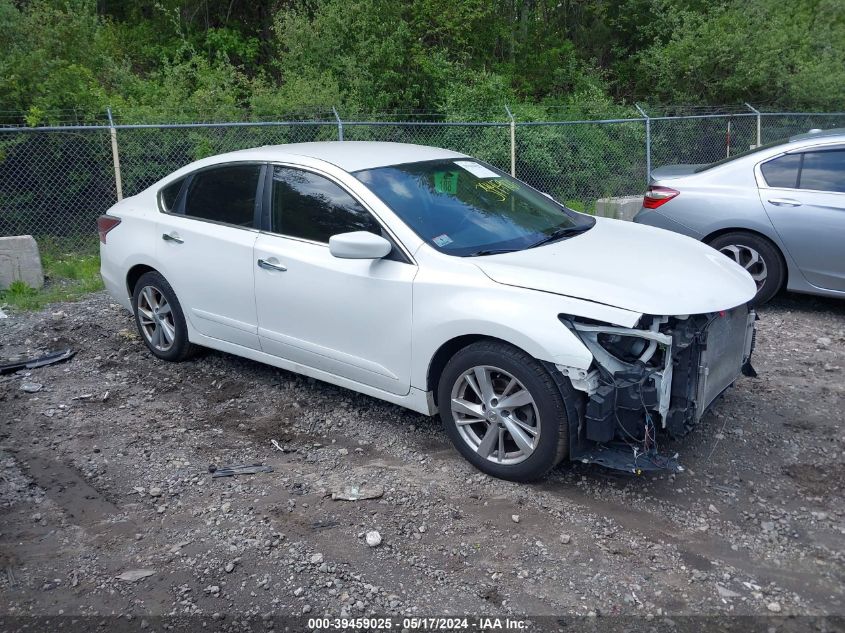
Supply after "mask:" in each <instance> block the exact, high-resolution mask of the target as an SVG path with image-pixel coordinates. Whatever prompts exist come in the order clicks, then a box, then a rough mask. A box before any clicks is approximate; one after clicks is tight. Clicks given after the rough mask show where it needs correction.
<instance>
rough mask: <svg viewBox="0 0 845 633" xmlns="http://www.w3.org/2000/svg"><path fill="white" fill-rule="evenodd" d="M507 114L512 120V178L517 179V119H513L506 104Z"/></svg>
mask: <svg viewBox="0 0 845 633" xmlns="http://www.w3.org/2000/svg"><path fill="white" fill-rule="evenodd" d="M505 112H507V113H508V118H509V119H510V120H511V176H513V177H514V178H516V119H514V118H513V114H512V113H511V109H510V108H509V107H508V104H507V103H506V104H505Z"/></svg>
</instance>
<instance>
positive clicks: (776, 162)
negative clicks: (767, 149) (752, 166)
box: [760, 154, 801, 189]
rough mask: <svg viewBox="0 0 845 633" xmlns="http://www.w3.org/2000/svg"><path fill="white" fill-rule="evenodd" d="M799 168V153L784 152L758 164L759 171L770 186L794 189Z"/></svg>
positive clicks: (796, 184)
mask: <svg viewBox="0 0 845 633" xmlns="http://www.w3.org/2000/svg"><path fill="white" fill-rule="evenodd" d="M800 169H801V154H784V155H783V156H778V157H777V158H775V159H772V160H769V161H766V162H765V163H763V164H762V165H760V171H761V172H762V173H763V178H765V179H766V184H768V185H769V186H770V187H785V188H789V189H795V187H796V186H798V172H799V171H800Z"/></svg>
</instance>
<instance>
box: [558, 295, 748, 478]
mask: <svg viewBox="0 0 845 633" xmlns="http://www.w3.org/2000/svg"><path fill="white" fill-rule="evenodd" d="M755 319H756V315H755V313H754V312H753V311H752V310H749V309H748V308H747V307H746V306H739V307H737V308H734V309H732V310H726V311H721V312H716V313H710V314H699V315H682V316H652V315H645V316H643V317H642V318H641V319H640V322H639V323H638V324H637V327H635V328H623V327H616V326H612V325H608V324H604V323H599V322H594V321H586V320H583V319H578V318H577V317H571V316H567V315H561V316H560V320H561V322H562V323H563V324H564V325H565V326H566V327H567V328H569V329H570V330H571V331H572V332H573V333H574V334H575V335H576V336H577V337H578V338H579V339H580V340H581V342H582V343H583V344H584V345H585V346H586V347H587V349H589V351H590V353H591V354H592V355H593V359H594V360H593V363H592V364H591V366H590V367H589V368H588V369H586V370H585V369H580V368H575V367H567V366H565V365H556V366H555V367H556V368H557V370H558V371H560V373H561V374H562V375H563V376H566V377H568V378H569V380H570V382H571V383H572V386H573V387H575V389H578V390H580V391H583V392H584V393H585V394H586V399H585V403H584V406H583V410H581V411H579V415H578V420H577V422H575V423H573V421H570V458H571V459H574V460H579V461H584V462H592V463H598V464H602V465H604V466H607V467H610V468H618V469H622V470H627V471H632V472H641V471H644V470H657V469H669V470H681V467H680V465H679V464H678V462H677V455H675V456H672V457H668V456H666V455H661V454H660V452H659V451H658V440H659V438H660V437H661V436H668V437H681V436H683V435H685V434H686V433H688V432H689V431H690V429H691V428H692V427H693V426H694V425H695V424H696V423H697V422H698V420H699V419H700V418H701V416H702V415H703V414H704V412H705V411H706V410H707V408H708V407H709V406H710V405H711V403H712V402H713V400H715V399H716V397H718V396H719V395H720V394H721V393H722V392H723V391H724V390H725V389H727V388H728V387H729V386H730V385H731V384H732V383H733V382H734V380H736V378H737V377H738V376H739V374H740V373H741V372H745V373H753V369H751V365H750V359H751V353H752V349H753V344H754V321H755Z"/></svg>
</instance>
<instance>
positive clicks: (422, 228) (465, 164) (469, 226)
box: [354, 159, 595, 256]
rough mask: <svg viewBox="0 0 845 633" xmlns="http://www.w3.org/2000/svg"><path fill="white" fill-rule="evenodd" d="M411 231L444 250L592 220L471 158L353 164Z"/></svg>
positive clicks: (503, 246) (506, 241)
mask: <svg viewBox="0 0 845 633" xmlns="http://www.w3.org/2000/svg"><path fill="white" fill-rule="evenodd" d="M354 175H355V177H357V178H358V180H360V181H361V182H363V183H364V184H365V185H366V186H367V187H368V188H369V189H371V190H372V191H373V192H374V193H375V194H376V195H377V196H378V197H379V198H380V199H381V200H382V201H383V202H384V203H385V204H387V205H388V206H389V207H390V208H391V209H392V210H393V211H394V213H396V214H397V215H398V216H399V217H400V218H401V219H402V220H403V221H404V222H405V223H406V224H407V225H408V226H410V227H411V228H412V229H413V230H414V231H415V232H416V234H417V235H418V236H419V237H420V238H421V239H423V240H425V241H426V242H427V243H429V244H430V245H431V246H433V247H434V248H436V249H437V250H439V251H441V252H443V253H447V254H449V255H457V256H473V255H489V254H493V253H498V252H507V251H515V250H522V249H524V248H530V247H532V246H539V245H540V244H542V243H547V242H549V241H554V240H557V239H563V238H565V237H568V236H570V235H575V234H577V233H579V232H581V231H585V230H587V229H589V228H590V227H592V226H593V224H595V220H594V219H593V218H591V217H589V216H586V215H582V214H580V213H576V212H575V211H572V210H571V209H568V208H566V207H564V206H563V205H561V204H558V203H557V202H555V201H553V200H552V199H551V198H548V197H546V196H545V195H543V194H541V193H539V192H538V191H536V190H535V189H532V188H531V187H529V186H528V185H526V184H525V183H523V182H520V181H519V180H516V179H515V178H511V177H510V176H508V175H507V174H505V173H503V172H501V171H499V170H498V169H495V168H493V167H490V166H488V165H484V164H482V163H480V162H477V161H475V160H471V159H455V160H435V161H425V162H420V163H408V164H405V165H394V166H390V167H378V168H375V169H366V170H362V171H358V172H355V174H354Z"/></svg>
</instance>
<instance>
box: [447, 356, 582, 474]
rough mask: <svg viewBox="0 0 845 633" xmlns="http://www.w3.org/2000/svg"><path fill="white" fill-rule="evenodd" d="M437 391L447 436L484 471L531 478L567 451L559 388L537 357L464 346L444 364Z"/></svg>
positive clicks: (460, 451)
mask: <svg viewBox="0 0 845 633" xmlns="http://www.w3.org/2000/svg"><path fill="white" fill-rule="evenodd" d="M479 372H480V374H479ZM482 379H484V380H486V381H487V383H486V384H487V385H488V387H489V388H490V389H492V393H491V392H490V391H488V388H487V387H484V383H483V382H482ZM512 380H515V381H516V382H515V383H512V382H511V381H512ZM473 382H474V385H473V384H472V383H473ZM523 391H525V392H527V395H526V394H525V393H523ZM437 392H438V400H437V401H438V404H439V407H440V418H441V420H442V421H443V425H444V427H445V429H446V433H447V434H448V436H449V439H450V440H451V441H452V443H453V444H454V445H455V448H457V449H458V452H459V453H461V455H463V456H464V458H466V459H467V460H468V461H469V462H470V463H471V464H473V465H474V466H475V467H476V468H478V469H479V470H481V471H482V472H485V473H487V474H488V475H492V476H493V477H498V478H500V479H509V480H511V481H533V480H535V479H539V478H541V477H543V476H544V475H546V474H547V473H548V472H549V471H550V470H551V469H552V468H554V467H555V466H556V465H557V464H558V463H560V461H561V460H562V459H563V458H564V457H566V455H567V454H568V447H569V433H568V431H569V422H568V418H567V414H566V406H565V403H564V401H563V397H562V396H561V392H560V389H558V387H557V385H556V384H555V381H554V379H553V378H552V377H551V376H550V375H549V372H548V371H546V369H545V368H544V367H543V366H542V365H541V364H540V363H539V362H538V361H537V360H536V359H534V358H532V357H531V356H529V355H528V354H526V353H525V352H524V351H522V350H520V349H518V348H516V347H513V346H512V345H508V344H506V343H501V342H497V341H480V342H478V343H473V344H472V345H469V346H467V347H465V348H463V349H462V350H460V351H459V352H457V353H456V354H455V355H454V356H453V357H452V358H451V360H449V362H448V363H447V364H446V367H445V368H444V369H443V373H442V374H441V376H440V382H439V384H438V389H437ZM495 396H499V397H495ZM515 396H516V397H515ZM509 398H510V400H509ZM454 400H458V401H459V404H458V405H456V404H454ZM527 400H530V403H527V404H520V403H522V402H527ZM471 420H475V422H471ZM532 432H533V433H535V434H534V435H532ZM490 433H493V435H490ZM520 433H521V435H520ZM517 437H519V438H520V441H521V442H522V444H521V445H520V443H519V442H517V439H515V438H517ZM485 438H486V441H485ZM499 438H502V439H501V440H500V439H499ZM500 442H501V443H500ZM529 443H530V449H529ZM500 453H501V459H499V458H500Z"/></svg>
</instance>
